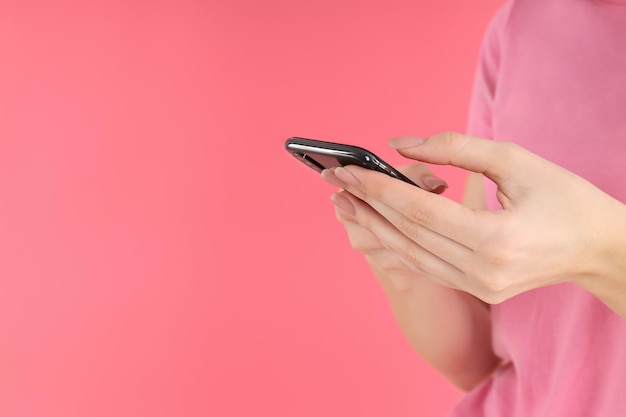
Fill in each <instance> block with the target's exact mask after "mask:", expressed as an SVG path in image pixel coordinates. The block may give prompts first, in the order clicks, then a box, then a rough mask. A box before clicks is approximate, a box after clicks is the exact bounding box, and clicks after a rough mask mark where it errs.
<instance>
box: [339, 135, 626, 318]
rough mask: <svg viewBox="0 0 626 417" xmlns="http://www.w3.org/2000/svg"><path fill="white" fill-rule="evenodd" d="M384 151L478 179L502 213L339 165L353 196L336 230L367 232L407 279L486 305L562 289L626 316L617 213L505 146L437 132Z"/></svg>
mask: <svg viewBox="0 0 626 417" xmlns="http://www.w3.org/2000/svg"><path fill="white" fill-rule="evenodd" d="M391 145H392V146H393V147H395V148H397V149H398V150H399V152H400V153H401V154H402V155H404V156H406V157H408V158H411V159H416V160H419V161H424V162H429V163H435V164H447V165H454V166H457V167H461V168H464V169H467V170H470V171H473V172H478V173H482V174H484V175H485V176H486V177H488V178H489V179H491V180H492V181H494V182H495V184H496V185H497V187H498V191H497V197H498V200H499V201H500V203H501V205H502V210H497V211H486V210H472V209H469V208H467V207H465V206H462V205H461V204H458V203H456V202H454V201H451V200H449V199H446V198H443V197H441V196H438V195H435V194H433V193H429V192H425V191H424V190H420V189H417V188H415V187H412V186H411V185H409V184H406V183H403V182H401V181H398V180H395V179H392V178H389V177H387V176H386V175H383V174H380V173H377V172H373V171H369V170H366V169H363V168H360V167H356V166H349V167H345V168H337V169H336V170H335V171H334V174H335V175H336V177H337V178H338V179H340V180H341V181H342V183H343V184H345V189H346V190H347V191H348V192H350V193H351V194H352V196H353V197H352V198H351V199H345V200H342V205H340V207H343V208H345V209H344V210H343V211H344V213H342V214H341V216H342V218H343V219H344V220H343V222H349V221H350V222H355V224H356V223H358V224H359V225H360V226H362V227H363V228H365V229H367V230H368V231H369V232H370V233H371V235H372V236H374V237H375V238H376V239H377V241H378V243H379V245H380V246H382V247H384V248H386V250H387V251H391V252H393V253H395V254H397V255H398V257H399V258H400V259H402V262H403V263H404V264H405V265H410V266H411V269H412V270H413V271H423V273H424V274H425V275H428V276H430V277H432V278H434V279H436V280H437V281H439V282H442V283H445V284H446V285H448V286H451V287H453V288H457V289H460V290H463V291H466V292H469V293H471V294H473V295H475V296H476V297H478V298H480V299H482V300H483V301H486V302H488V303H498V302H501V301H503V300H506V299H508V298H510V297H512V296H514V295H516V294H519V293H521V292H524V291H528V290H530V289H533V288H538V287H542V286H546V285H551V284H555V283H559V282H564V281H572V282H576V283H578V284H580V285H581V286H583V287H585V288H587V289H588V290H589V291H591V292H592V293H594V294H596V295H597V296H598V297H599V298H601V299H603V301H605V302H606V303H607V304H609V305H610V306H611V307H612V308H614V309H615V310H616V311H618V312H620V314H621V315H622V316H626V290H625V288H626V284H625V283H624V279H625V277H626V242H625V240H626V237H625V236H626V233H625V231H626V210H625V208H624V205H623V204H621V203H620V202H618V201H617V200H615V199H613V198H612V197H610V196H609V195H607V194H605V193H603V192H602V191H600V190H599V189H597V188H596V187H594V186H593V185H592V184H590V183H589V182H587V181H585V180H584V179H582V178H580V177H578V176H576V175H574V174H573V173H571V172H569V171H567V170H565V169H563V168H561V167H559V166H557V165H554V164H552V163H550V162H548V161H546V160H544V159H542V158H540V157H538V156H537V155H534V154H532V153H530V152H528V151H526V150H524V149H523V148H521V147H519V146H517V145H513V144H511V143H503V142H495V141H489V140H484V139H477V138H472V137H469V136H464V135H461V134H457V133H445V134H441V135H437V136H434V137H430V138H428V139H419V138H413V137H403V138H397V139H395V140H393V141H392V143H391ZM354 197H357V198H358V199H360V200H362V201H363V202H365V203H367V204H363V203H361V202H359V201H358V200H357V199H355V198H354ZM346 202H348V203H351V204H352V205H351V206H350V205H347V204H345V203H346ZM344 224H345V223H344ZM372 240H373V239H372ZM616 290H620V291H619V294H620V295H619V296H618V295H615V291H616ZM618 298H619V299H618Z"/></svg>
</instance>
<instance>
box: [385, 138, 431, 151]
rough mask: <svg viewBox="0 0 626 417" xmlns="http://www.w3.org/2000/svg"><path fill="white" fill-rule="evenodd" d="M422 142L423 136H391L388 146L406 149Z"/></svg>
mask: <svg viewBox="0 0 626 417" xmlns="http://www.w3.org/2000/svg"><path fill="white" fill-rule="evenodd" d="M422 143H424V138H416V137H414V136H402V137H399V138H393V139H391V140H390V141H389V146H391V147H392V148H394V149H406V148H412V147H414V146H418V145H421V144H422Z"/></svg>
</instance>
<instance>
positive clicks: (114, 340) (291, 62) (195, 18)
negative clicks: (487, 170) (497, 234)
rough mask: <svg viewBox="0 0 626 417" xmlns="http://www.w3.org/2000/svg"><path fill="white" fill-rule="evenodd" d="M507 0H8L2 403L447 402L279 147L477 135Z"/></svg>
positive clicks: (371, 412)
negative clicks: (494, 24) (491, 31)
mask: <svg viewBox="0 0 626 417" xmlns="http://www.w3.org/2000/svg"><path fill="white" fill-rule="evenodd" d="M501 2H502V1H501V0H489V1H482V2H467V1H463V0H442V1H422V0H412V1H403V0H391V1H378V2H370V1H356V0H350V1H330V0H323V1H309V2H303V1H299V2H298V1H296V2H294V1H288V0H268V1H251V0H233V1H228V0H223V1H209V2H208V3H207V2H202V1H190V0H177V1H171V0H170V1H111V0H108V1H99V2H84V1H74V2H63V1H54V2H52V1H48V2H32V1H20V2H11V3H12V4H9V2H3V3H2V5H1V6H0V51H1V57H2V58H1V64H0V415H3V416H12V417H20V416H47V417H57V416H59V417H60V416H64V417H74V416H153V417H156V416H250V415H252V416H254V415H262V416H274V417H278V416H361V417H365V416H398V417H401V416H420V417H429V416H441V415H442V414H444V413H445V411H446V410H448V409H449V408H450V407H451V405H452V404H453V402H454V401H456V400H457V399H458V398H459V397H460V393H459V392H457V391H456V390H455V389H454V388H452V387H451V386H450V385H449V384H448V383H447V382H446V381H444V380H443V379H442V378H441V377H439V376H438V375H437V374H436V373H435V372H434V371H433V370H432V369H431V368H429V366H428V365H427V364H425V363H424V362H423V361H422V360H421V359H419V358H418V357H417V356H416V355H415V354H414V353H413V351H412V350H411V348H410V347H409V345H408V343H407V342H406V341H405V339H404V338H403V336H402V335H401V333H400V332H399V330H398V329H397V327H396V325H395V323H394V320H393V318H392V316H391V314H390V311H389V308H388V305H387V303H386V300H385V298H384V296H383V294H382V292H381V290H380V289H379V287H378V284H377V283H376V281H375V278H374V277H373V276H372V275H371V273H370V272H369V271H368V269H367V268H366V266H365V263H364V261H363V260H362V259H361V257H360V255H359V254H357V253H354V252H353V251H352V250H351V249H350V247H349V245H348V243H347V240H346V238H345V235H344V233H343V230H342V229H341V227H340V225H339V224H338V223H337V222H336V221H335V219H334V216H333V207H332V204H331V203H330V200H329V196H330V194H331V193H332V191H333V189H332V187H330V186H329V185H327V184H325V183H323V182H322V181H320V180H319V179H318V178H317V177H316V175H315V173H314V172H313V171H310V170H307V169H305V168H304V167H303V166H300V164H299V163H298V162H296V161H294V160H293V159H292V158H291V157H290V156H289V155H288V154H287V153H286V152H285V151H284V150H283V142H284V140H285V139H286V138H287V137H289V136H292V135H300V136H304V137H313V138H319V139H327V140H336V141H345V142H350V143H354V144H358V145H361V146H365V147H369V148H371V149H372V150H374V151H375V152H377V153H379V154H380V155H381V156H383V157H385V158H386V159H388V160H390V162H393V163H401V160H400V158H399V157H398V156H397V155H395V153H394V152H392V151H391V150H390V149H388V148H387V146H386V141H387V139H388V138H390V137H393V136H396V135H400V134H416V135H428V134H432V133H436V132H438V131H442V130H449V129H455V130H463V129H464V126H465V121H466V112H467V106H468V101H469V94H470V88H471V82H472V78H473V74H474V66H475V63H476V58H477V51H478V45H479V41H480V38H481V36H482V33H483V31H484V28H485V25H486V23H487V22H488V19H489V18H490V16H491V15H492V13H493V12H494V10H495V9H496V8H497V6H498V5H499V4H500V3H501ZM437 172H438V173H439V174H440V175H441V176H443V177H445V178H446V179H447V180H448V181H449V182H450V184H451V188H450V190H449V192H448V195H449V196H450V197H451V198H458V197H459V195H460V192H461V187H462V177H463V175H462V173H460V172H457V171H453V170H450V169H438V170H437Z"/></svg>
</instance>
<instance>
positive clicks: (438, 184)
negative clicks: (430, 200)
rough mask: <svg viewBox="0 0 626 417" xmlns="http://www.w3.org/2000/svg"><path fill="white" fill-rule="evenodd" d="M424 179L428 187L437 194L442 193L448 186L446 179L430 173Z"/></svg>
mask: <svg viewBox="0 0 626 417" xmlns="http://www.w3.org/2000/svg"><path fill="white" fill-rule="evenodd" d="M422 181H423V182H424V185H425V186H426V188H428V190H429V191H432V192H433V193H435V194H441V193H443V192H444V191H445V190H446V188H448V184H447V183H446V182H445V181H444V180H442V179H441V178H437V177H433V176H430V175H428V176H425V177H422Z"/></svg>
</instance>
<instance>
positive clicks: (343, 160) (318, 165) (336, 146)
mask: <svg viewBox="0 0 626 417" xmlns="http://www.w3.org/2000/svg"><path fill="white" fill-rule="evenodd" d="M285 149H287V152H289V153H290V154H291V155H293V156H294V157H295V158H296V159H297V160H299V161H300V162H302V163H304V164H305V165H306V166H308V167H309V168H312V169H314V170H316V171H317V172H322V171H323V170H324V169H327V168H334V167H340V166H346V165H358V166H361V167H363V168H367V169H371V170H373V171H378V172H382V173H383V174H387V175H389V176H390V177H393V178H397V179H399V180H402V181H404V182H406V183H409V184H411V185H414V186H416V187H419V185H417V184H415V183H414V182H413V181H411V180H410V179H409V178H407V177H406V176H405V175H403V174H402V173H401V172H400V171H398V170H397V169H395V168H394V167H392V166H391V165H389V164H388V163H386V162H385V161H383V160H382V159H380V158H379V157H378V156H376V155H374V154H373V153H372V152H370V151H368V150H367V149H363V148H360V147H358V146H352V145H344V144H341V143H334V142H325V141H322V140H315V139H305V138H296V137H293V138H289V139H287V141H286V142H285ZM419 188H421V187H419Z"/></svg>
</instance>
